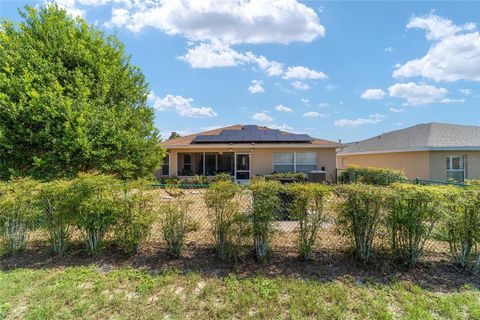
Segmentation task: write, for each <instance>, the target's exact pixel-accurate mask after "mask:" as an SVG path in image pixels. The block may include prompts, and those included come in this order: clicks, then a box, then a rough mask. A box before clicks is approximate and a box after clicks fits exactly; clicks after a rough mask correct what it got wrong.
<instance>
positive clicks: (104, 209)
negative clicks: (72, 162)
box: [69, 174, 122, 253]
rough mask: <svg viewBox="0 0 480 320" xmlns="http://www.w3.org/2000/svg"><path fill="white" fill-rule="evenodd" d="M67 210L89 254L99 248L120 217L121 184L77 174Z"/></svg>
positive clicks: (103, 178) (89, 175) (104, 178)
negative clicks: (71, 215) (80, 233)
mask: <svg viewBox="0 0 480 320" xmlns="http://www.w3.org/2000/svg"><path fill="white" fill-rule="evenodd" d="M70 194H71V198H70V201H69V206H70V208H71V210H72V211H73V213H74V223H75V225H76V226H77V227H78V228H79V229H80V230H81V231H82V232H83V234H84V237H85V244H86V246H87V250H88V252H90V253H94V252H98V251H100V250H101V249H102V248H103V244H104V238H105V235H106V234H107V232H108V231H110V230H111V229H112V227H113V226H114V225H115V223H116V222H117V221H118V218H119V216H120V214H121V210H122V206H121V201H120V200H121V196H122V195H121V194H122V192H121V184H120V182H119V181H118V180H117V179H115V178H113V177H112V176H106V175H97V174H80V175H79V177H78V178H76V179H74V180H73V181H72V185H71V191H70Z"/></svg>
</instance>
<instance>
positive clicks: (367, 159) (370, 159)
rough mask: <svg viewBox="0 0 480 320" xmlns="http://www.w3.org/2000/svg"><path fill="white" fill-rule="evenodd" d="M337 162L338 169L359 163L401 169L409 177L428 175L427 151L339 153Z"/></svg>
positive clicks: (360, 164) (423, 177) (428, 161)
mask: <svg viewBox="0 0 480 320" xmlns="http://www.w3.org/2000/svg"><path fill="white" fill-rule="evenodd" d="M444 162H445V161H444ZM337 163H338V168H339V169H345V168H346V167H347V166H349V165H359V166H362V167H375V168H390V169H396V170H402V171H403V172H405V174H406V175H407V177H408V178H409V179H415V178H420V179H429V176H430V156H429V152H428V151H421V152H396V153H395V152H394V153H376V154H362V155H345V156H342V155H340V154H339V155H338V156H337Z"/></svg>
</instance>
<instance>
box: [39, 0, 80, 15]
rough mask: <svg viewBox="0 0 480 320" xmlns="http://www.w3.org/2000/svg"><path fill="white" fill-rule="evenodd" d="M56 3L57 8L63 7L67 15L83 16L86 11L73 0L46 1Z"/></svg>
mask: <svg viewBox="0 0 480 320" xmlns="http://www.w3.org/2000/svg"><path fill="white" fill-rule="evenodd" d="M51 3H56V4H57V5H58V7H59V8H62V9H65V11H67V13H68V14H69V15H71V16H72V17H83V18H84V17H85V16H86V11H85V10H84V9H80V8H79V7H78V6H77V4H76V3H75V0H56V1H48V2H47V5H48V4H51Z"/></svg>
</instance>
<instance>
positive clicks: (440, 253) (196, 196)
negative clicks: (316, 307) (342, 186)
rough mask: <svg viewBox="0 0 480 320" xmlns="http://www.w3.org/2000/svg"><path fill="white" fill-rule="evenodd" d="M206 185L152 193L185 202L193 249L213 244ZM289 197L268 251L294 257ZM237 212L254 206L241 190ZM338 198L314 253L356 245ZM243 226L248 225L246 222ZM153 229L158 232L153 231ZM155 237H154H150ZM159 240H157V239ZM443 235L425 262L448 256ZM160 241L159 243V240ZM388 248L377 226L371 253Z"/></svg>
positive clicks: (295, 230)
mask: <svg viewBox="0 0 480 320" xmlns="http://www.w3.org/2000/svg"><path fill="white" fill-rule="evenodd" d="M206 190H207V188H206V187H205V186H195V185H189V186H186V187H185V188H182V189H180V191H179V192H178V193H177V194H175V195H174V196H172V195H171V194H170V192H169V191H168V188H167V189H165V188H163V187H157V188H156V189H155V193H156V194H157V195H158V199H159V202H160V204H161V203H168V202H170V201H180V202H184V203H188V204H189V205H188V220H189V222H190V223H191V224H192V225H193V228H192V231H191V232H190V233H189V234H188V241H187V242H188V243H190V244H193V245H195V246H206V247H213V246H214V245H215V241H214V236H213V225H212V219H213V218H212V216H211V215H210V213H209V209H208V207H207V205H206V203H205V192H206ZM293 197H294V196H292V194H287V193H280V194H279V201H280V203H279V206H278V209H277V210H276V212H275V216H274V218H273V219H272V220H271V222H270V223H271V226H272V229H273V230H274V232H273V235H272V238H271V250H272V252H273V253H274V254H295V253H296V252H298V241H299V221H298V220H296V219H295V217H294V216H293V214H292V204H293V201H294V198H293ZM236 201H237V203H238V206H239V210H240V211H242V212H243V213H244V214H245V215H246V216H248V215H250V213H251V212H252V206H253V196H252V192H251V191H250V190H249V189H247V188H244V189H243V190H242V192H240V193H239V194H238V195H237V196H236ZM338 201H339V198H338V197H337V196H335V195H333V196H331V197H329V199H328V200H327V201H326V204H325V212H324V217H323V220H322V223H321V225H320V227H319V230H318V233H317V236H316V242H315V249H314V252H316V253H322V254H329V253H332V254H334V253H340V252H346V251H349V250H351V249H352V248H353V247H354V245H355V243H354V241H355V240H354V239H353V238H352V237H350V236H348V235H345V234H344V233H343V232H342V230H341V229H340V228H339V226H338V224H337V215H336V210H335V207H336V205H337V203H338ZM245 223H250V222H248V220H247V222H245ZM155 230H160V229H157V228H154V233H155V232H156V231H155ZM153 236H155V235H153ZM159 238H160V237H159ZM446 240H447V239H446V236H445V235H444V234H442V231H441V229H440V228H438V229H435V230H434V231H433V232H432V234H431V236H430V238H429V239H427V240H426V242H425V244H424V259H427V258H428V259H437V258H440V257H446V256H448V254H449V245H448V242H447V241H446ZM159 241H161V240H159ZM246 245H247V246H251V247H252V248H253V240H252V239H247V241H246ZM390 247H391V234H390V231H389V230H388V228H387V227H386V226H385V225H383V224H380V225H379V226H378V229H377V232H376V237H375V240H374V250H375V252H377V254H388V252H389V250H390Z"/></svg>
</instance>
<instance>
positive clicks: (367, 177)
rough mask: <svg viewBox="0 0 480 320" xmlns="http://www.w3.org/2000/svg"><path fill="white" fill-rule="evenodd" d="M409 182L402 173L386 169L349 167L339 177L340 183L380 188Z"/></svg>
mask: <svg viewBox="0 0 480 320" xmlns="http://www.w3.org/2000/svg"><path fill="white" fill-rule="evenodd" d="M405 180H407V177H406V176H405V174H404V173H403V172H402V171H399V170H393V169H384V168H370V167H367V168H362V167H358V166H349V167H348V168H347V169H346V170H344V171H342V173H341V174H340V177H339V182H340V183H354V182H356V183H365V184H373V185H380V186H387V185H390V184H392V183H395V182H402V181H405Z"/></svg>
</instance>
